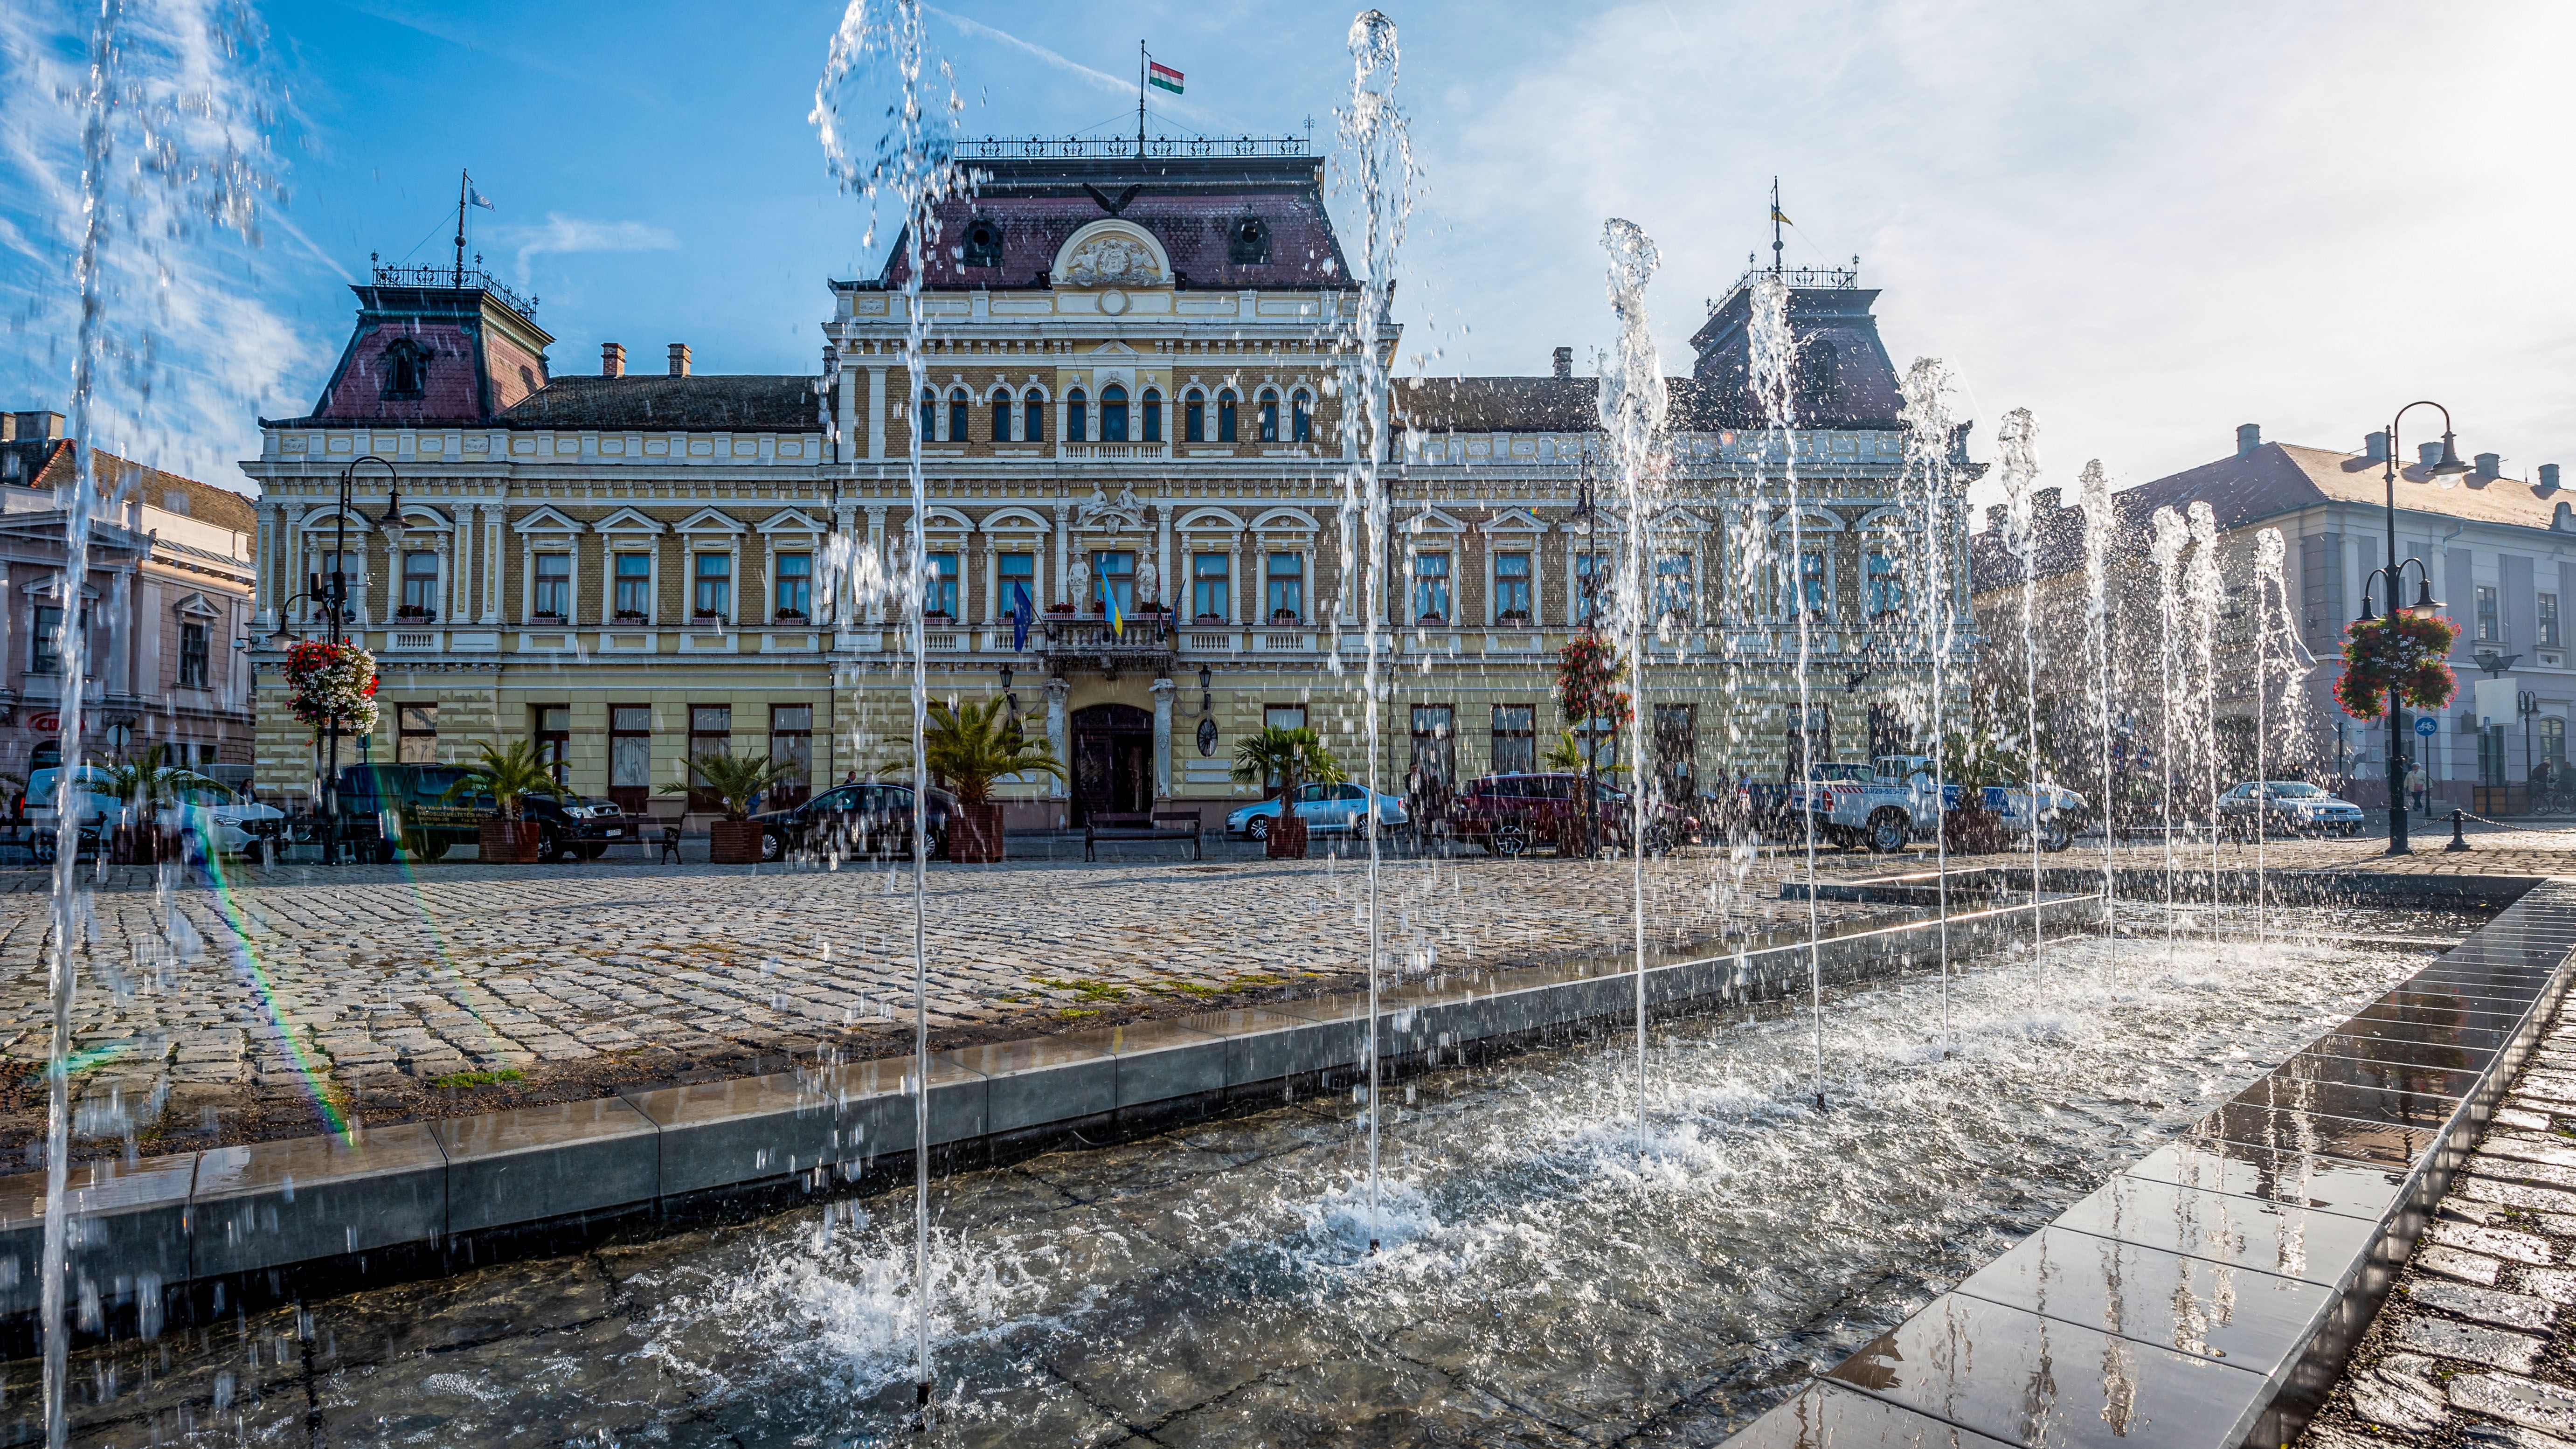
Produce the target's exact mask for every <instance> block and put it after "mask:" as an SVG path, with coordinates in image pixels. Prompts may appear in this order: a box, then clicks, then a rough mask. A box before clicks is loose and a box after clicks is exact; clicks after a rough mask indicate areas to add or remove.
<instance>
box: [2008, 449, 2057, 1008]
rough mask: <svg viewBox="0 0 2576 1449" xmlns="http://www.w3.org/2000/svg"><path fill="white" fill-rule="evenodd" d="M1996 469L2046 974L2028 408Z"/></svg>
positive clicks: (2033, 953)
mask: <svg viewBox="0 0 2576 1449" xmlns="http://www.w3.org/2000/svg"><path fill="white" fill-rule="evenodd" d="M1995 447H1996V450H1997V458H1998V461H1997V463H1996V467H1995V471H1996V472H1997V473H1999V474H2001V475H2002V482H2003V485H2004V542H2005V545H2006V546H2007V547H2008V548H2010V549H2011V550H2012V553H2013V556H2014V557H2016V558H2018V559H2020V560H2021V668H2022V697H2021V704H2022V733H2021V776H2022V788H2023V789H2024V790H2025V791H2027V792H2028V796H2029V801H2030V804H2029V806H2028V809H2029V812H2030V820H2029V825H2030V905H2031V912H2030V960H2031V971H2032V974H2034V975H2038V974H2040V973H2042V972H2044V971H2046V970H2047V965H2048V954H2047V953H2048V942H2047V936H2046V933H2045V931H2044V930H2043V929H2042V926H2041V921H2040V913H2039V839H2040V828H2039V806H2040V799H2041V796H2040V764H2039V629H2038V624H2037V610H2038V594H2039V540H2038V527H2037V520H2036V519H2034V518H2033V517H2032V516H2031V509H2032V507H2033V505H2034V503H2035V501H2036V500H2035V499H2034V498H2033V497H2032V494H2033V491H2034V490H2035V489H2036V488H2037V487H2038V486H2039V424H2038V423H2037V422H2036V421H2034V420H2033V419H2032V417H2031V415H2030V409H2028V408H2014V409H2013V410H2012V411H2011V412H2008V413H2006V414H2004V420H2003V422H2002V423H2001V424H2000V425H1999V426H1998V427H1997V428H1996V429H1995Z"/></svg>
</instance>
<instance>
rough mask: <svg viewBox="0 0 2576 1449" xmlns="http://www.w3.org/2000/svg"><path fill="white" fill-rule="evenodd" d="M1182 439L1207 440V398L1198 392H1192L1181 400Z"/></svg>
mask: <svg viewBox="0 0 2576 1449" xmlns="http://www.w3.org/2000/svg"><path fill="white" fill-rule="evenodd" d="M1181 441H1182V442H1184V443H1204V442H1206V441H1207V399H1206V398H1203V397H1201V396H1199V395H1198V394H1197V393H1191V394H1190V395H1189V396H1188V397H1187V398H1185V399H1183V400H1182V402H1181Z"/></svg>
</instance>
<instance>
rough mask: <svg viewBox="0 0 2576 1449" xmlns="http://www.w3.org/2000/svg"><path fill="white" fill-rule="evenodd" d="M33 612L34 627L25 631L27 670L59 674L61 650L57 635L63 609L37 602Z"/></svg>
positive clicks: (61, 660)
mask: <svg viewBox="0 0 2576 1449" xmlns="http://www.w3.org/2000/svg"><path fill="white" fill-rule="evenodd" d="M35 612H36V621H35V627H34V628H32V629H30V630H28V631H27V672H28V673H29V674H60V673H62V672H63V650H62V642H61V640H60V639H59V638H58V637H57V635H58V633H59V632H60V630H61V629H62V627H63V611H62V610H61V609H60V608H59V607H57V606H56V605H53V604H38V605H37V606H36V611H35Z"/></svg>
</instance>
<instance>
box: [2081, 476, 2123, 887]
mask: <svg viewBox="0 0 2576 1449" xmlns="http://www.w3.org/2000/svg"><path fill="white" fill-rule="evenodd" d="M2076 497H2077V502H2078V504H2079V506H2081V507H2082V508H2083V510H2084V655H2085V663H2086V664H2087V666H2089V667H2088V669H2087V671H2086V672H2087V673H2089V674H2090V675H2091V676H2092V690H2093V720H2094V725H2095V728H2096V729H2097V731H2098V732H2099V740H2098V743H2099V746H2100V750H2101V764H2102V928H2103V929H2104V930H2105V931H2111V930H2115V929H2116V928H2117V926H2118V906H2117V895H2118V893H2117V877H2116V875H2115V873H2114V870H2113V865H2114V862H2115V860H2116V858H2117V856H2118V853H2119V846H2118V841H2119V829H2118V823H2117V821H2116V819H2115V815H2116V812H2117V808H2118V807H2117V804H2116V802H2115V800H2114V790H2115V787H2114V785H2113V783H2112V775H2111V696H2112V693H2113V691H2114V680H2113V678H2112V670H2113V668H2114V665H2113V662H2112V656H2111V603H2110V592H2111V539H2112V535H2113V533H2114V531H2115V530H2117V529H2118V527H2119V524H2120V517H2119V510H2118V509H2117V508H2116V507H2114V506H2113V505H2112V502H2111V476H2110V475H2109V474H2108V473H2105V472H2104V471H2103V470H2102V460H2101V459H2099V458H2094V459H2091V460H2090V461H2088V462H2086V463H2085V465H2084V471H2083V472H2082V473H2081V474H2079V475H2078V476H2077V479H2076Z"/></svg>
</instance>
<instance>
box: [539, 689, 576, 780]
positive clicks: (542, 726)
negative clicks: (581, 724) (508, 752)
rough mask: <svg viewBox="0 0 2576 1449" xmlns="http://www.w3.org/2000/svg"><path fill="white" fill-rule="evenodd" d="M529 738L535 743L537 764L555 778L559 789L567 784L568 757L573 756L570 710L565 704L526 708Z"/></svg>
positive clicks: (569, 706) (570, 707)
mask: <svg viewBox="0 0 2576 1449" xmlns="http://www.w3.org/2000/svg"><path fill="white" fill-rule="evenodd" d="M528 726H529V728H528V734H529V737H530V738H531V739H533V740H534V741H535V742H536V746H537V763H538V764H540V765H542V766H544V767H545V771H546V773H547V774H549V775H552V776H554V779H555V783H556V784H558V785H561V784H564V783H566V780H565V775H566V773H567V771H568V769H569V766H568V764H567V763H566V761H567V757H568V756H570V755H571V753H572V706H571V705H568V704H534V705H530V706H528Z"/></svg>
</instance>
